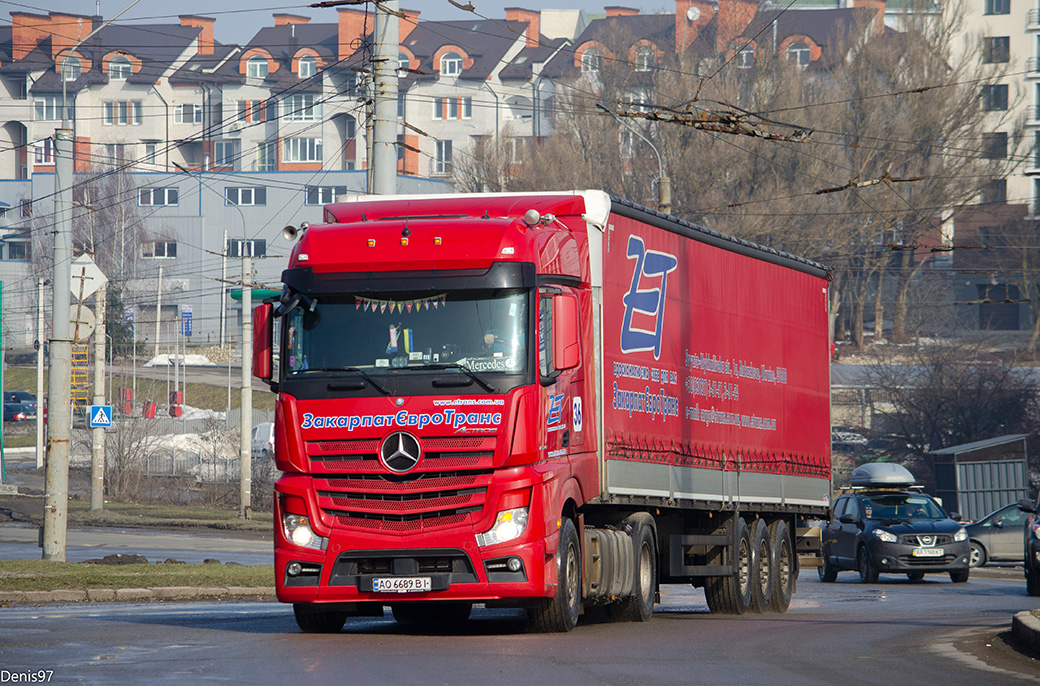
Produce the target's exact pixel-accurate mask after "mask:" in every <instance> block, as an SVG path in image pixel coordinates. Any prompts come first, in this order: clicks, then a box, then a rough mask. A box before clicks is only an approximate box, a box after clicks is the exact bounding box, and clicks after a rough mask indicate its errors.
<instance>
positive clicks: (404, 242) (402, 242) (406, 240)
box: [401, 236, 408, 245]
mask: <svg viewBox="0 0 1040 686" xmlns="http://www.w3.org/2000/svg"><path fill="white" fill-rule="evenodd" d="M401 245H408V239H407V238H406V237H404V236H402V237H401Z"/></svg>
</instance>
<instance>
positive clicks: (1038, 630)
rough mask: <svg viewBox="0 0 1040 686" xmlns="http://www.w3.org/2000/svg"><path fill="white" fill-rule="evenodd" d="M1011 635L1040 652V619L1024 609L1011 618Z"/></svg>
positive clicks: (1030, 648) (1029, 647) (1034, 650)
mask: <svg viewBox="0 0 1040 686" xmlns="http://www.w3.org/2000/svg"><path fill="white" fill-rule="evenodd" d="M1011 635H1012V636H1014V637H1015V639H1016V640H1018V641H1020V642H1021V644H1022V645H1023V646H1025V647H1027V648H1028V649H1029V650H1031V651H1033V652H1035V653H1040V619H1037V618H1036V617H1034V616H1033V613H1032V611H1030V610H1023V611H1022V612H1019V613H1017V614H1016V615H1015V616H1014V617H1013V618H1012V619H1011Z"/></svg>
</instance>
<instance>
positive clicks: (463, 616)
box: [390, 601, 473, 625]
mask: <svg viewBox="0 0 1040 686" xmlns="http://www.w3.org/2000/svg"><path fill="white" fill-rule="evenodd" d="M472 610H473V603H466V602H423V601H418V602H410V603H394V604H393V605H391V606H390V611H391V612H393V614H394V619H395V620H397V622H398V623H399V624H426V625H430V624H442V625H453V624H462V623H463V622H465V621H466V620H467V619H469V613H470V612H471V611H472Z"/></svg>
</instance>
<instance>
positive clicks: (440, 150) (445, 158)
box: [433, 141, 451, 174]
mask: <svg viewBox="0 0 1040 686" xmlns="http://www.w3.org/2000/svg"><path fill="white" fill-rule="evenodd" d="M433 173H434V174H449V173H451V141H437V153H436V155H435V156H434V158H433Z"/></svg>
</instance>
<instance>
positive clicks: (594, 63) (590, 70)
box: [581, 48, 603, 74]
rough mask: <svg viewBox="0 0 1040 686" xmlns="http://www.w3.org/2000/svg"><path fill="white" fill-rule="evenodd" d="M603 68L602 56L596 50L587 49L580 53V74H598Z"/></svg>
mask: <svg viewBox="0 0 1040 686" xmlns="http://www.w3.org/2000/svg"><path fill="white" fill-rule="evenodd" d="M602 66H603V55H601V54H600V52H599V50H597V49H596V48H589V49H588V50H586V51H585V52H583V53H581V73H582V74H598V73H599V70H600V67H602Z"/></svg>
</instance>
